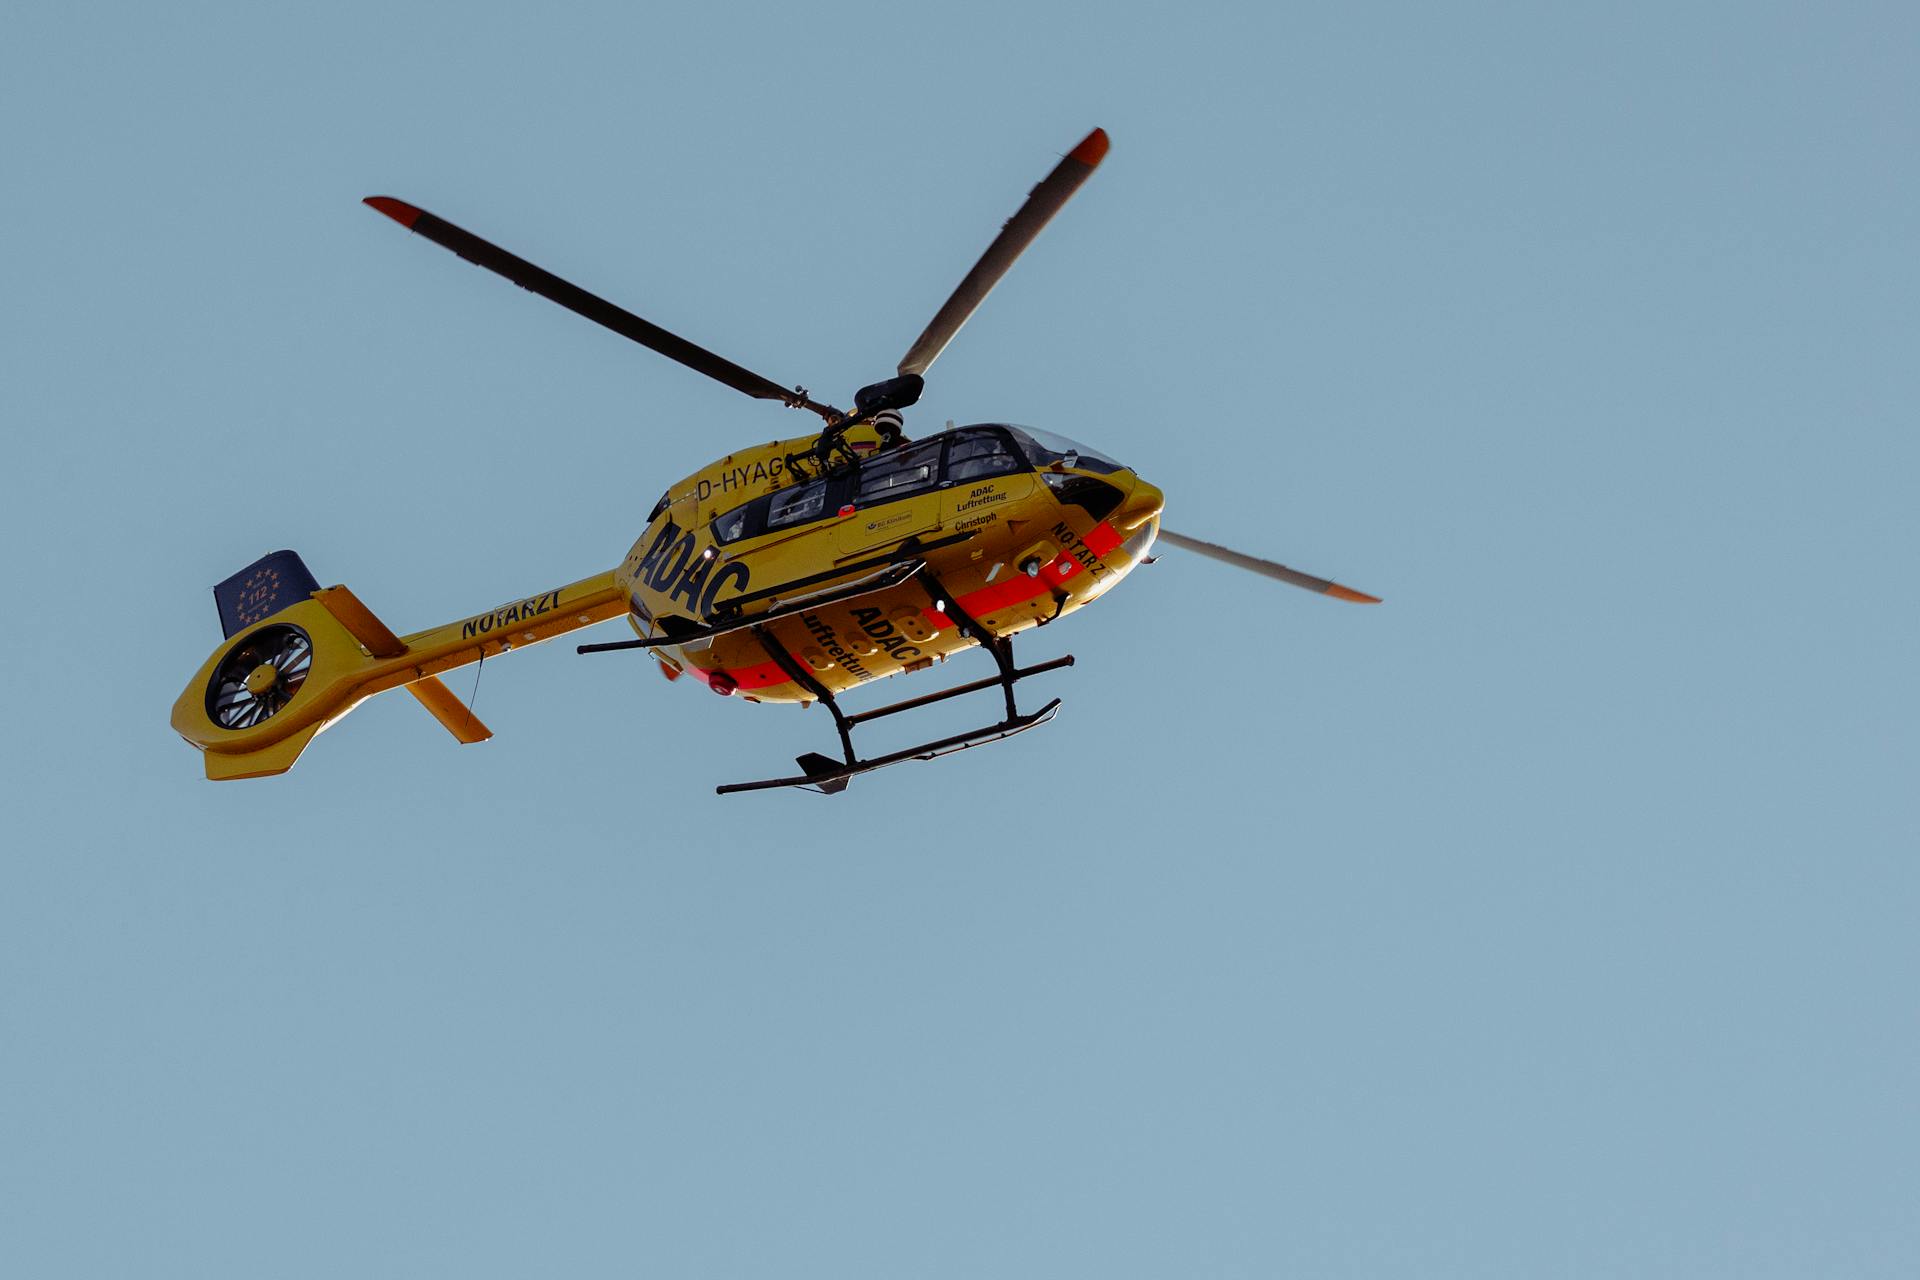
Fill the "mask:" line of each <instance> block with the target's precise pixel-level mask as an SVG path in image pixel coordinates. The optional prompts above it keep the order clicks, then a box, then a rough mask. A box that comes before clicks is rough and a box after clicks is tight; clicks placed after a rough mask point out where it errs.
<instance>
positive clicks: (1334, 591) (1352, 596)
mask: <svg viewBox="0 0 1920 1280" xmlns="http://www.w3.org/2000/svg"><path fill="white" fill-rule="evenodd" d="M1160 541H1162V542H1170V543H1172V544H1173V545H1174V546H1176V547H1179V548H1180V549H1181V550H1183V551H1191V552H1193V553H1194V554H1195V555H1197V556H1207V557H1209V558H1210V559H1214V560H1219V561H1222V562H1224V563H1226V564H1230V565H1233V566H1234V567H1236V568H1240V569H1251V570H1253V571H1254V572H1255V573H1258V574H1262V575H1264V576H1266V577H1269V578H1277V579H1279V580H1280V581H1281V582H1285V583H1287V584H1289V585H1291V586H1295V587H1305V588H1306V589H1307V590H1309V591H1318V592H1319V593H1320V594H1322V595H1328V596H1332V597H1333V598H1334V599H1336V600H1351V601H1353V602H1354V603H1355V604H1379V603H1380V597H1379V596H1370V595H1368V594H1367V593H1366V592H1364V591H1355V590H1354V589H1353V588H1352V587H1343V586H1341V585H1340V584H1339V583H1337V582H1329V581H1327V580H1326V579H1325V578H1316V577H1314V576H1313V575H1312V574H1310V573H1302V572H1300V571H1299V570H1298V569H1289V568H1287V566H1285V565H1283V564H1275V563H1274V562H1273V561H1271V560H1262V559H1260V557H1258V556H1249V555H1243V554H1241V553H1240V552H1238V551H1234V550H1232V549H1230V548H1227V547H1223V546H1220V545H1218V544H1217V543H1212V542H1202V541H1201V540H1200V539H1198V538H1189V537H1188V536H1187V535H1186V534H1184V533H1175V532H1174V531H1173V530H1171V529H1166V528H1162V529H1161V530H1160Z"/></svg>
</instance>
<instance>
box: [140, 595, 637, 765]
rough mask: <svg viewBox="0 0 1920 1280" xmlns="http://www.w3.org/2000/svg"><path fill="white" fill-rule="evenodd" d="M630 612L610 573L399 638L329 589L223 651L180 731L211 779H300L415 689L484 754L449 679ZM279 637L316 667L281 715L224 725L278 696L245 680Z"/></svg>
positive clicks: (252, 628)
mask: <svg viewBox="0 0 1920 1280" xmlns="http://www.w3.org/2000/svg"><path fill="white" fill-rule="evenodd" d="M626 611H627V604H626V597H625V594H624V593H623V592H622V590H621V589H620V587H619V585H618V584H617V583H616V581H615V579H614V574H613V573H611V572H608V573H601V574H596V575H594V576H593V577H590V578H582V579H580V580H579V581H578V582H571V583H568V584H567V585H566V586H563V587H557V588H555V589H553V590H551V591H546V592H542V593H540V594H539V595H535V596H528V597H524V598H522V599H518V600H514V601H511V602H509V603H507V604H503V605H501V606H499V607H498V608H495V609H490V610H488V611H487V612H485V613H480V614H475V615H473V616H471V617H467V618H462V619H459V620H458V621H455V622H449V623H446V624H444V625H442V626H438V627H432V628H429V629H427V630H425V631H417V632H414V633H412V634H410V635H406V636H400V635H396V634H394V632H393V631H392V630H390V629H389V628H388V627H387V626H386V624H385V623H383V622H381V621H380V619H379V618H378V617H377V616H375V614H374V613H373V611H372V610H370V609H368V608H367V607H366V605H365V604H363V603H361V601H360V599H359V597H357V596H355V595H354V594H353V592H352V591H351V590H349V589H348V588H346V587H344V586H335V587H328V588H325V589H324V590H318V591H314V592H312V593H311V595H310V596H308V597H307V598H305V599H301V600H298V601H296V602H295V603H292V604H290V605H287V606H286V607H284V608H281V609H280V610H279V611H278V612H276V613H274V614H271V615H269V616H267V617H265V618H260V619H255V620H254V621H253V622H252V623H250V624H249V625H248V626H247V627H245V628H244V629H241V630H238V631H236V632H235V633H234V634H233V635H231V636H230V637H229V638H228V640H227V641H226V642H225V643H224V644H222V645H221V646H220V647H219V648H218V649H216V650H214V652H213V655H212V656H211V657H210V658H208V659H207V661H206V663H205V664H204V665H203V666H202V667H201V669H200V670H199V672H198V673H196V674H195V676H194V678H193V680H192V681H191V682H189V683H188V685H187V687H186V689H185V691H183V692H182V693H181V695H180V697H179V699H178V700H176V701H175V703H174V706H173V717H172V723H173V728H174V731H175V732H177V733H178V734H179V735H180V736H181V737H182V738H184V739H186V741H187V742H188V743H190V744H192V745H193V746H195V747H198V748H199V749H200V750H201V751H202V752H204V753H205V758H206V769H207V776H208V777H209V778H214V779H227V778H250V777H263V776H266V775H269V774H276V773H284V772H286V771H287V770H288V769H291V768H292V767H293V765H294V762H295V761H296V760H298V759H299V756H300V753H301V751H302V750H304V749H305V747H306V744H307V743H308V742H310V741H312V739H313V737H314V735H316V734H318V733H319V732H320V731H321V730H323V729H325V728H326V727H327V726H328V725H330V724H332V723H333V722H334V721H336V720H338V719H340V717H342V716H344V715H346V714H347V712H349V711H351V710H353V709H354V708H355V707H357V706H359V705H360V703H362V702H364V701H365V700H366V699H368V698H370V697H372V696H373V695H374V694H376V693H384V692H386V691H387V690H389V689H396V688H400V687H402V686H404V687H406V688H407V689H408V691H409V692H411V693H412V694H413V695H414V697H415V698H416V699H418V700H419V702H420V704H421V705H422V706H423V707H425V708H426V709H427V711H428V712H429V713H431V714H432V715H433V717H434V718H435V719H436V720H438V721H439V722H440V723H441V724H442V725H443V726H444V727H445V728H446V729H447V730H448V732H450V733H452V734H453V736H454V737H455V739H457V740H458V741H460V742H463V743H471V742H484V741H485V740H486V739H487V738H489V737H491V736H492V734H491V732H490V731H489V730H488V729H487V727H486V726H485V725H483V724H481V723H480V721H479V719H478V718H477V717H476V716H474V715H473V713H472V712H471V711H470V710H469V709H468V708H467V707H465V706H464V705H463V704H462V703H461V702H460V699H459V698H458V697H457V696H456V695H455V694H454V693H453V691H452V690H451V689H449V688H447V686H446V685H445V684H443V683H441V681H440V680H439V678H438V677H440V676H441V675H444V674H445V673H446V672H449V671H454V670H457V669H459V668H460V667H464V666H468V665H470V664H472V663H475V662H479V661H480V660H482V659H483V658H491V657H496V656H498V655H500V654H503V653H507V652H509V651H511V650H513V649H519V648H524V647H525V646H527V645H532V644H539V643H540V642H541V641H543V640H551V639H553V638H554V637H555V636H560V635H565V634H567V633H568V632H570V631H577V630H579V629H580V628H582V627H588V626H592V625H593V624H594V623H596V622H604V621H606V620H607V619H609V618H616V617H619V616H621V615H622V614H624V613H626ZM275 629H278V630H277V631H275ZM270 631H274V632H275V634H276V635H277V634H280V633H290V634H295V635H298V636H299V637H300V639H301V641H302V642H303V643H304V645H305V646H307V651H308V652H310V661H306V660H304V659H303V662H304V665H303V666H302V667H301V668H299V674H298V676H297V677H293V678H289V677H288V675H287V673H286V672H282V673H279V678H280V680H281V681H282V689H281V692H280V693H279V694H278V695H277V696H278V698H279V701H278V702H277V703H276V706H277V707H278V709H277V710H276V711H273V712H270V713H267V714H265V715H262V716H260V717H259V718H258V719H257V720H254V721H252V722H249V723H244V724H240V725H238V726H237V727H228V726H226V725H223V724H221V723H220V722H219V721H218V720H217V719H216V711H218V710H220V709H221V706H222V704H221V703H220V701H219V699H221V698H222V697H227V698H228V703H229V705H230V703H231V702H233V701H238V700H243V699H244V697H245V695H244V694H243V693H242V692H241V689H242V687H243V686H244V687H245V688H246V689H249V690H253V689H254V685H255V684H258V685H259V690H255V693H256V694H257V693H258V692H259V691H260V690H269V689H271V688H272V687H273V685H274V682H275V680H276V673H275V672H274V671H272V670H270V669H269V668H270V666H271V664H269V663H262V664H261V665H260V666H258V667H254V668H252V670H251V671H247V670H242V668H246V667H248V666H249V664H250V663H251V662H252V658H253V652H255V651H258V650H259V639H258V638H259V637H260V636H262V635H263V634H265V633H268V632H270ZM250 644H251V645H253V646H254V650H253V651H249V650H248V648H247V646H249V645H250Z"/></svg>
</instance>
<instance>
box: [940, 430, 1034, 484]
mask: <svg viewBox="0 0 1920 1280" xmlns="http://www.w3.org/2000/svg"><path fill="white" fill-rule="evenodd" d="M1018 470H1020V459H1019V458H1018V457H1016V456H1014V453H1013V451H1012V450H1011V449H1009V448H1008V447H1007V441H1006V438H1005V437H1004V436H1002V435H1001V434H1000V433H999V432H997V431H982V432H980V433H979V434H977V435H964V436H955V437H953V439H952V440H951V441H950V442H949V443H948V445H947V480H948V481H949V482H950V483H953V484H961V483H964V482H965V481H968V480H983V479H986V478H987V477H989V476H1003V475H1005V474H1007V473H1008V472H1009V471H1018Z"/></svg>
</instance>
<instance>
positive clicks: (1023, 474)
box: [615, 424, 1162, 703]
mask: <svg viewBox="0 0 1920 1280" xmlns="http://www.w3.org/2000/svg"><path fill="white" fill-rule="evenodd" d="M812 440H813V438H812V437H802V438H800V439H796V440H785V441H774V442H771V443H769V444H766V445H761V446H758V447H755V448H751V449H743V450H740V451H738V452H735V453H732V454H728V455H727V456H726V457H724V458H721V459H719V460H718V461H716V462H714V463H713V464H711V465H710V466H707V467H705V468H703V469H701V470H700V471H697V472H695V473H694V474H692V475H690V476H688V477H686V478H685V479H683V480H681V481H680V482H679V483H678V484H675V485H674V486H673V487H672V488H670V489H669V490H668V491H667V492H666V494H665V495H664V496H663V497H662V498H661V501H660V503H659V504H658V505H656V507H655V508H654V511H653V513H652V516H651V518H650V520H649V522H648V525H647V528H646V531H645V532H644V533H642V534H641V536H640V537H639V539H638V540H637V541H635V543H634V544H633V548H632V550H631V551H630V552H629V553H628V555H627V557H626V559H625V561H624V562H623V563H622V564H621V566H620V568H619V569H618V570H616V572H615V580H616V582H617V583H618V584H619V585H620V587H621V588H622V590H623V591H624V592H625V594H626V598H627V602H628V608H629V613H628V621H629V622H630V623H631V624H632V626H633V629H634V632H635V634H636V635H637V636H639V637H640V638H642V639H648V640H658V641H659V643H658V644H656V645H650V646H648V647H649V648H650V649H651V650H652V651H653V652H654V653H655V655H656V656H657V657H658V658H659V660H660V661H661V663H662V665H663V667H664V668H665V670H666V671H667V672H668V674H669V675H673V676H678V675H680V674H682V673H684V674H687V675H691V676H693V677H694V678H695V679H697V680H699V681H700V682H701V683H703V684H705V685H707V686H708V687H709V688H711V689H713V690H714V691H715V692H717V693H722V694H734V693H738V694H739V695H741V696H742V697H745V698H747V699H748V700H751V701H759V702H801V703H807V702H812V701H815V700H818V699H819V698H820V697H821V696H822V695H823V694H827V695H838V694H840V693H843V692H845V691H846V690H848V689H852V688H855V687H857V686H859V685H863V684H866V683H868V682H870V681H873V680H876V679H879V678H881V677H884V676H892V675H900V674H905V673H910V672H915V671H920V670H924V669H925V668H927V667H929V666H932V665H933V664H934V663H936V662H940V661H944V660H945V659H946V658H948V657H950V656H952V655H953V654H955V653H958V652H961V651H963V650H965V649H969V648H972V647H974V646H975V645H977V644H979V643H981V641H982V639H984V638H988V637H1006V636H1011V635H1013V634H1014V633H1016V632H1019V631H1023V630H1026V629H1027V628H1029V627H1034V626H1041V625H1045V624H1047V623H1049V622H1052V621H1053V620H1055V619H1056V618H1060V617H1064V616H1065V615H1066V614H1069V613H1072V612H1073V611H1074V610H1076V609H1079V608H1081V607H1083V606H1085V605H1087V604H1089V603H1091V602H1092V601H1094V600H1096V599H1098V598H1099V597H1100V596H1101V595H1102V594H1104V593H1105V592H1106V591H1108V590H1109V589H1111V588H1112V587H1113V585H1114V584H1115V583H1117V582H1118V581H1119V580H1120V579H1121V578H1123V577H1125V576H1126V574H1127V573H1128V571H1130V570H1131V569H1132V568H1133V566H1134V565H1136V564H1138V563H1139V562H1140V561H1141V560H1142V559H1143V558H1144V557H1145V556H1146V555H1147V554H1148V551H1149V549H1150V548H1151V546H1152V544H1153V540H1154V537H1155V534H1156V533H1157V530H1158V525H1159V514H1160V509H1161V505H1162V495H1161V493H1160V491H1159V490H1158V489H1157V488H1155V487H1154V486H1153V485H1151V484H1149V483H1147V482H1146V481H1144V480H1142V479H1140V477H1139V476H1138V475H1137V474H1135V473H1134V472H1133V471H1132V470H1131V469H1129V468H1127V467H1124V466H1121V465H1119V464H1118V463H1115V462H1113V461H1111V460H1110V459H1106V458H1104V457H1102V456H1100V455H1099V454H1097V453H1095V452H1094V451H1092V450H1089V449H1085V448H1084V447H1082V446H1077V445H1073V444H1072V443H1071V442H1069V441H1064V440H1059V439H1057V438H1054V437H1049V436H1047V435H1045V433H1036V432H1032V431H1030V430H1027V429H1024V428H1019V427H1012V426H1007V425H1003V424H981V425H976V426H969V427H959V428H953V429H950V430H948V431H944V432H941V433H939V434H936V435H932V436H928V437H926V438H925V439H921V440H916V441H909V442H904V443H902V444H900V445H898V446H897V447H894V448H890V449H885V450H877V451H872V452H868V453H867V454H866V455H865V456H864V457H862V458H861V459H860V460H859V461H858V462H857V463H853V462H849V463H846V464H843V465H841V466H839V467H836V468H832V469H827V470H825V471H824V472H823V470H822V469H821V468H820V467H818V466H817V465H809V464H808V461H807V460H806V459H804V458H802V459H801V460H800V461H799V463H798V465H796V464H795V462H794V461H793V459H795V458H796V456H798V455H801V454H803V453H804V451H805V449H806V448H807V447H808V446H809V445H810V444H811V443H812ZM854 443H855V444H856V445H858V444H862V443H865V444H872V443H873V442H872V441H870V440H868V441H862V440H859V439H856V440H855V441H854ZM866 582H872V583H873V584H874V586H873V588H872V589H871V590H863V589H862V584H863V583H866ZM809 601H813V602H815V603H814V604H811V605H809V604H808V602H809ZM759 614H767V615H777V616H773V617H772V620H771V621H768V622H766V623H764V624H761V625H758V626H751V627H739V628H736V629H733V630H728V631H725V632H724V633H723V634H719V635H715V636H711V637H705V638H694V639H690V640H688V641H686V642H681V641H678V640H676V636H688V635H692V634H693V633H695V632H698V631H705V630H711V629H712V628H713V627H715V626H716V625H724V624H726V623H729V622H732V621H736V620H738V621H751V619H752V618H753V617H754V616H755V615H759ZM982 633H985V635H984V636H983V635H982Z"/></svg>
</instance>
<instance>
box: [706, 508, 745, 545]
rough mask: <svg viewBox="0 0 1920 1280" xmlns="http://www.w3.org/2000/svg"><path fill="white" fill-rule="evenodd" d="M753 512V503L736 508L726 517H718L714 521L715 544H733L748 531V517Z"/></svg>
mask: <svg viewBox="0 0 1920 1280" xmlns="http://www.w3.org/2000/svg"><path fill="white" fill-rule="evenodd" d="M752 510H753V503H751V502H749V503H747V504H746V505H745V506H739V507H735V508H734V509H733V510H731V511H729V512H727V513H726V514H725V515H722V516H716V517H715V518H714V521H713V540H714V541H715V542H733V541H736V540H737V539H738V538H739V537H740V535H741V534H743V533H745V532H746V531H747V516H748V515H749V514H750V513H751V512H752Z"/></svg>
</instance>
